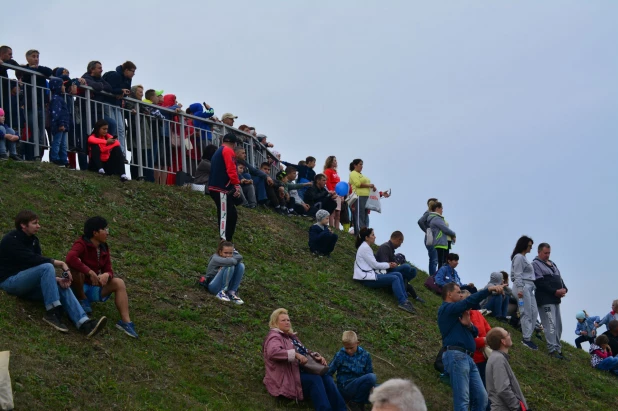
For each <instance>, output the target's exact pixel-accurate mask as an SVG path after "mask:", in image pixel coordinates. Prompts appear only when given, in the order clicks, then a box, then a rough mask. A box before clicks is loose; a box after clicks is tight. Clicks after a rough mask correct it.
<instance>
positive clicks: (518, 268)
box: [511, 254, 536, 291]
mask: <svg viewBox="0 0 618 411" xmlns="http://www.w3.org/2000/svg"><path fill="white" fill-rule="evenodd" d="M535 278H536V277H535V275H534V267H532V264H530V262H529V261H528V259H527V258H526V257H524V256H523V255H521V254H516V255H515V257H513V263H512V265H511V281H513V285H514V287H515V288H516V289H517V290H518V291H519V290H523V288H524V281H534V280H535Z"/></svg>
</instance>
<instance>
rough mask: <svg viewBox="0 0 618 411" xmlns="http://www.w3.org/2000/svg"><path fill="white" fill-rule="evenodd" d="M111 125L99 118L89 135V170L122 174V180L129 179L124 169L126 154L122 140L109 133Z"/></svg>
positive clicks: (107, 173) (106, 173) (108, 173)
mask: <svg viewBox="0 0 618 411" xmlns="http://www.w3.org/2000/svg"><path fill="white" fill-rule="evenodd" d="M108 127H109V125H108V123H107V121H105V120H99V121H97V122H96V123H95V125H94V131H93V132H92V135H91V136H90V137H88V154H89V155H90V161H89V164H88V170H90V171H94V172H98V173H99V174H105V175H117V176H120V181H123V182H124V181H127V180H128V178H127V175H126V174H125V169H124V155H123V154H122V149H121V148H120V142H119V141H118V139H116V138H114V136H112V135H111V134H107V129H108Z"/></svg>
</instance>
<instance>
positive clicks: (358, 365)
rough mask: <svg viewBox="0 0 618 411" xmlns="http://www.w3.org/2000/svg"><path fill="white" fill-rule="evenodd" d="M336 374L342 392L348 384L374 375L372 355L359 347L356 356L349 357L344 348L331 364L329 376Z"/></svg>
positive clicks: (338, 352)
mask: <svg viewBox="0 0 618 411" xmlns="http://www.w3.org/2000/svg"><path fill="white" fill-rule="evenodd" d="M335 373H337V387H339V389H340V390H341V389H342V388H343V387H345V385H346V384H347V383H348V382H350V381H353V380H355V379H356V378H359V377H362V376H363V375H366V374H370V373H373V364H372V362H371V355H369V353H368V352H367V351H365V350H364V349H363V347H361V346H358V348H357V350H356V352H355V353H354V355H348V353H346V352H345V348H342V349H340V350H339V351H337V354H335V358H333V360H332V361H331V362H330V364H329V369H328V374H329V375H333V374H335Z"/></svg>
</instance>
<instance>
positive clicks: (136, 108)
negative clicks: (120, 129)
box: [119, 102, 144, 180]
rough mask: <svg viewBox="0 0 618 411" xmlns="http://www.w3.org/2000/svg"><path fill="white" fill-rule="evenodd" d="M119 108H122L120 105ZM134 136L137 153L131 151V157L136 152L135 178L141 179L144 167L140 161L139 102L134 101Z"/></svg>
mask: <svg viewBox="0 0 618 411" xmlns="http://www.w3.org/2000/svg"><path fill="white" fill-rule="evenodd" d="M119 109H120V110H122V107H121V108H119ZM121 113H122V111H121ZM125 136H126V134H125ZM135 137H136V138H137V147H136V148H135V149H136V150H137V153H133V157H134V156H135V154H137V178H138V179H140V180H141V179H143V178H144V168H143V163H142V130H141V125H140V122H139V103H137V102H136V103H135Z"/></svg>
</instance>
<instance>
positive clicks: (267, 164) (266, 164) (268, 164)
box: [260, 161, 270, 168]
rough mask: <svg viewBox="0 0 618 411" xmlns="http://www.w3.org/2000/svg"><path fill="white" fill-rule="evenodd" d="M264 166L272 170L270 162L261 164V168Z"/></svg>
mask: <svg viewBox="0 0 618 411" xmlns="http://www.w3.org/2000/svg"><path fill="white" fill-rule="evenodd" d="M264 166H268V168H270V163H269V162H268V161H264V162H263V163H262V164H260V168H262V167H264Z"/></svg>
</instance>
